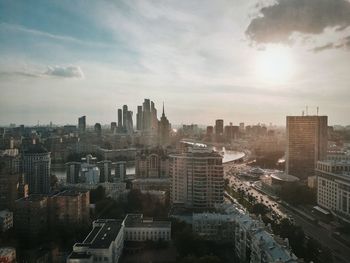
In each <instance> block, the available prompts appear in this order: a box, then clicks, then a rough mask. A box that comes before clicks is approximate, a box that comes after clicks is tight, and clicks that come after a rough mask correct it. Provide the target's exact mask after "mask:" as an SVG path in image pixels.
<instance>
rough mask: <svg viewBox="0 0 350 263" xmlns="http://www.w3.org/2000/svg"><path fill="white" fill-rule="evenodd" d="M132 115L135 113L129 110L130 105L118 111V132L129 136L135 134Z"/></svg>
mask: <svg viewBox="0 0 350 263" xmlns="http://www.w3.org/2000/svg"><path fill="white" fill-rule="evenodd" d="M132 115H133V112H132V111H129V110H128V105H123V108H122V109H118V132H124V133H127V134H132V133H133V132H134V124H133V120H132Z"/></svg>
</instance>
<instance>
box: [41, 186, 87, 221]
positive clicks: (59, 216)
mask: <svg viewBox="0 0 350 263" xmlns="http://www.w3.org/2000/svg"><path fill="white" fill-rule="evenodd" d="M48 203H49V205H48V206H49V214H48V216H49V220H50V224H79V223H83V222H88V221H89V219H90V208H89V207H90V192H89V191H87V190H79V191H78V190H65V191H62V192H58V193H54V194H52V195H51V196H50V197H49V199H48Z"/></svg>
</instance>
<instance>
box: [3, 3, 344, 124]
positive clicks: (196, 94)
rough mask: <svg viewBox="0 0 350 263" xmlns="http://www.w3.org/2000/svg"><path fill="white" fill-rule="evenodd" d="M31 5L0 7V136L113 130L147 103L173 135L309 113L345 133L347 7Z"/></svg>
mask: <svg viewBox="0 0 350 263" xmlns="http://www.w3.org/2000/svg"><path fill="white" fill-rule="evenodd" d="M36 3H37V4H36V5H33V4H32V3H29V2H27V1H18V2H13V1H6V0H1V1H0V17H1V18H0V38H1V41H0V61H1V62H0V86H1V92H2V96H1V99H0V105H1V106H0V111H1V113H2V114H1V118H0V124H1V125H8V124H10V123H13V122H14V123H18V124H25V125H28V124H36V123H37V122H38V120H39V121H40V122H41V123H49V122H50V121H53V122H54V123H59V124H67V123H75V122H76V118H77V117H78V116H83V115H86V116H88V120H91V122H90V121H88V123H90V124H93V123H96V122H99V123H110V122H111V121H115V120H116V118H115V107H116V106H117V105H118V106H121V105H124V104H127V105H128V106H129V107H130V108H131V109H132V110H133V112H134V113H136V112H137V111H136V109H137V105H138V103H139V102H140V101H142V100H143V98H148V97H149V98H152V100H153V101H155V102H156V104H157V105H161V103H162V102H163V101H164V102H165V106H166V112H167V116H168V117H169V120H171V122H172V123H174V124H181V123H199V124H203V125H207V124H210V123H212V121H211V120H215V119H224V120H227V121H228V122H233V123H239V122H241V121H244V122H247V123H259V122H260V123H270V122H272V123H275V124H278V125H285V117H284V116H286V115H300V114H301V111H302V110H303V109H304V108H305V106H306V105H309V109H310V110H309V112H310V114H312V113H313V112H316V107H320V115H328V116H329V119H330V125H334V124H342V125H349V122H348V116H347V112H349V111H350V106H349V104H348V103H347V98H348V97H349V96H350V89H349V86H348V85H349V84H348V83H349V81H350V77H349V75H348V73H347V72H348V68H349V65H350V62H349V61H350V60H349V54H350V53H349V46H350V44H349V36H350V27H349V26H350V19H349V17H350V3H349V1H347V0H322V1H321V2H319V1H305V0H299V1H296V0H290V1H285V0H278V1H253V0H252V1H242V0H236V1H234V3H231V2H227V1H224V0H222V1H215V3H213V2H212V1H201V2H200V4H199V3H198V2H197V1H193V2H191V3H174V2H161V3H157V2H149V1H118V2H107V1H98V2H92V1H91V2H86V1H75V2H74V4H75V5H74V6H72V3H71V2H70V1H50V2H47V1H42V2H36ZM198 6H200V7H201V8H198ZM316 6H317V8H315V7H316ZM329 10H333V12H329ZM290 14H293V15H294V16H295V17H290ZM295 18H297V19H295ZM295 20H297V23H292V22H293V21H295ZM276 24H278V25H279V26H276ZM266 29H269V30H266ZM62 109H63V110H62ZM313 109H314V110H313Z"/></svg>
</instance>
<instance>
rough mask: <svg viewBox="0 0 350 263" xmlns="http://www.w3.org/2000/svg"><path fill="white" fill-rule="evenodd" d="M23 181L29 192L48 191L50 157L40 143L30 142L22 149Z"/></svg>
mask: <svg viewBox="0 0 350 263" xmlns="http://www.w3.org/2000/svg"><path fill="white" fill-rule="evenodd" d="M22 158H23V172H24V174H25V177H24V181H25V183H26V184H28V187H29V192H30V193H31V194H48V193H49V192H50V171H51V157H50V152H48V151H47V150H46V149H45V148H44V147H43V146H42V145H40V144H32V145H30V146H29V147H28V148H27V149H25V150H24V151H23V155H22Z"/></svg>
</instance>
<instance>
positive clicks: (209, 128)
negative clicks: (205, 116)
mask: <svg viewBox="0 0 350 263" xmlns="http://www.w3.org/2000/svg"><path fill="white" fill-rule="evenodd" d="M213 134H214V127H213V126H207V136H208V137H211V136H213Z"/></svg>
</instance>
